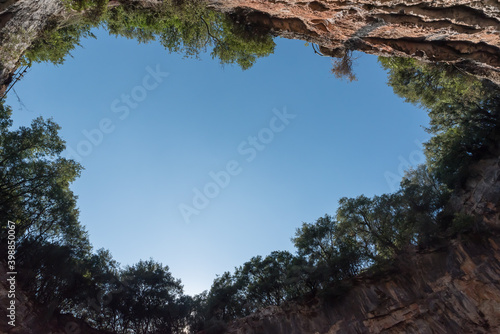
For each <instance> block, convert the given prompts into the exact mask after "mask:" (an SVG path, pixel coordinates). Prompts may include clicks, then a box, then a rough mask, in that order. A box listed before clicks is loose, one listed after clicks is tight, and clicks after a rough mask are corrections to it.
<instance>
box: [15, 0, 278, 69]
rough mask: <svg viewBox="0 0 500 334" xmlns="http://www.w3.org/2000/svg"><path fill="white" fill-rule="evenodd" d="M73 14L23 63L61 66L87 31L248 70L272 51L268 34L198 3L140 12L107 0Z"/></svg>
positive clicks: (77, 4) (77, 6) (81, 4)
mask: <svg viewBox="0 0 500 334" xmlns="http://www.w3.org/2000/svg"><path fill="white" fill-rule="evenodd" d="M67 3H68V6H69V7H70V8H72V9H73V10H77V11H81V12H80V13H79V14H77V15H72V16H71V18H70V19H69V20H68V22H66V23H65V24H63V25H61V24H60V23H58V22H56V21H54V22H52V23H49V25H48V26H47V28H46V29H45V30H44V31H43V32H42V34H41V36H39V38H38V39H37V40H36V41H35V42H34V44H33V45H32V46H31V48H30V49H29V50H28V51H27V52H26V53H25V55H24V62H25V63H26V64H28V65H29V64H31V63H33V62H44V61H50V62H52V63H55V64H61V63H63V62H64V59H65V57H67V56H68V55H70V52H71V51H72V50H73V49H74V48H75V47H76V46H78V45H79V41H80V40H81V39H82V38H86V37H93V36H94V35H93V34H92V32H91V30H92V29H93V28H98V27H102V28H105V29H106V30H108V31H109V33H110V34H112V35H117V36H123V37H126V38H131V39H135V40H137V41H139V42H140V43H148V42H151V41H155V40H156V41H159V42H160V43H161V45H162V46H164V47H165V48H166V49H167V50H168V51H169V52H177V53H181V54H184V55H185V56H188V57H197V56H199V55H200V53H202V52H205V51H207V49H211V56H212V57H213V58H217V59H219V60H220V62H221V64H237V65H239V66H240V67H241V68H242V69H248V68H250V67H251V66H252V65H253V64H254V63H255V62H256V60H257V58H259V57H265V56H267V55H269V54H271V53H273V51H274V42H273V38H272V36H271V35H270V34H269V32H268V31H265V30H262V29H257V28H256V27H252V26H249V25H247V26H241V25H238V24H236V22H235V21H234V19H233V18H232V17H231V16H230V15H228V14H223V13H218V12H215V11H213V10H210V9H208V8H207V7H206V6H205V4H204V2H202V1H200V0H191V1H174V0H169V1H164V2H162V3H159V4H155V5H150V6H144V5H142V4H138V3H136V2H132V1H121V3H120V5H119V6H113V7H109V8H108V2H107V1H105V0H96V1H90V0H85V1H78V0H72V1H67Z"/></svg>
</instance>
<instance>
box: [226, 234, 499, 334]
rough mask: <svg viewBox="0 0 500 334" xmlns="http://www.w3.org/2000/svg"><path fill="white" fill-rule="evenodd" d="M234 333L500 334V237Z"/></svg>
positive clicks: (245, 322)
mask: <svg viewBox="0 0 500 334" xmlns="http://www.w3.org/2000/svg"><path fill="white" fill-rule="evenodd" d="M228 333H230V334H334V333H339V334H340V333H342V334H349V333H394V334H396V333H398V334H399V333H500V237H499V236H498V235H496V236H494V235H492V236H489V237H484V236H483V237H477V238H474V237H467V238H464V239H463V240H454V241H453V242H451V244H449V245H447V246H443V247H442V248H438V249H434V250H432V251H427V252H426V253H417V252H416V251H415V250H414V251H413V252H409V253H408V254H406V255H403V256H401V257H400V258H399V265H398V266H397V268H396V269H395V270H393V271H391V272H387V273H386V274H385V276H381V277H380V276H379V277H368V276H360V277H358V278H357V279H356V280H355V281H353V286H352V288H351V289H350V290H349V291H348V292H347V294H345V295H344V296H342V297H337V298H332V299H330V300H327V301H326V302H319V301H318V300H315V301H312V302H311V303H310V304H309V305H298V304H294V303H289V304H287V305H285V306H283V307H269V308H266V309H263V310H261V311H260V312H257V313H256V314H254V315H251V316H248V317H246V318H243V319H240V320H237V321H235V322H234V323H232V324H231V325H230V327H229V330H228Z"/></svg>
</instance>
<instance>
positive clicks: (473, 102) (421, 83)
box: [379, 57, 500, 188]
mask: <svg viewBox="0 0 500 334" xmlns="http://www.w3.org/2000/svg"><path fill="white" fill-rule="evenodd" d="M379 61H380V63H381V64H382V66H383V67H384V68H385V69H386V70H388V71H389V82H388V84H389V85H390V86H392V88H393V89H394V92H395V93H396V94H398V95H399V96H401V97H403V98H405V100H406V101H407V102H410V103H413V104H416V105H419V106H421V107H422V108H425V109H426V110H427V111H428V113H429V117H430V127H429V128H428V129H427V131H428V132H429V133H431V134H433V135H434V136H433V138H432V139H431V140H430V141H429V142H428V143H426V144H425V154H426V156H427V164H428V166H429V168H430V170H431V172H432V173H433V174H434V175H435V176H436V177H437V178H438V179H439V180H440V181H442V182H443V183H445V184H446V185H448V187H450V188H454V187H455V186H456V185H457V184H458V183H460V182H461V181H463V179H464V178H465V177H466V174H467V168H468V166H469V165H470V163H471V162H472V161H474V159H475V158H476V156H477V155H478V154H480V153H481V151H482V150H483V149H484V148H485V147H487V145H488V143H489V142H490V140H489V135H490V133H491V131H492V129H493V128H494V127H495V126H497V125H498V117H497V116H498V110H499V109H500V94H499V93H500V92H499V91H498V88H497V87H495V86H493V85H490V84H488V83H485V82H480V81H478V80H477V79H475V78H473V77H471V76H468V75H466V74H463V73H460V72H458V71H457V70H455V69H454V68H453V67H451V66H447V65H443V64H422V63H419V62H418V61H416V60H414V59H408V58H382V57H380V58H379Z"/></svg>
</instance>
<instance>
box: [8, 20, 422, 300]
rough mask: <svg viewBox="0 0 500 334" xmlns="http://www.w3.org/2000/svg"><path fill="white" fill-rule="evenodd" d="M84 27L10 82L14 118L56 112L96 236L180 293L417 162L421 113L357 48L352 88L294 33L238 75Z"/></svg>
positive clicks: (278, 246) (378, 189)
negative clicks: (162, 268)
mask: <svg viewBox="0 0 500 334" xmlns="http://www.w3.org/2000/svg"><path fill="white" fill-rule="evenodd" d="M95 34H96V35H97V37H98V38H97V39H88V40H84V41H82V46H83V47H82V48H77V49H76V50H75V51H74V52H73V58H68V59H67V61H66V62H65V64H64V65H62V66H54V65H52V64H35V65H34V66H33V67H32V68H31V70H30V71H29V73H28V74H27V75H26V77H25V78H24V79H23V81H21V82H19V83H17V84H16V86H15V90H16V92H17V93H18V95H19V97H20V98H21V100H22V102H23V104H24V107H23V106H21V105H20V103H19V102H18V100H17V98H16V96H15V95H14V94H13V93H10V95H9V98H8V99H7V103H8V104H10V105H11V106H12V107H13V109H14V121H15V126H19V125H23V124H29V122H30V121H31V119H33V118H34V117H37V116H39V115H42V116H44V117H53V118H54V120H55V121H56V122H57V123H58V124H60V125H61V126H62V130H61V133H60V134H61V136H62V137H63V138H64V139H65V140H66V142H67V146H68V147H69V149H68V151H67V152H66V154H67V155H68V156H72V157H74V158H76V160H78V161H80V162H81V163H82V164H83V166H84V167H85V170H84V171H83V173H82V176H81V177H80V178H79V179H78V180H77V181H76V182H75V183H74V184H73V186H72V189H73V190H74V192H75V193H76V194H77V195H78V196H79V200H78V205H79V208H80V219H81V221H82V223H83V224H84V225H85V226H86V228H87V230H88V231H89V234H90V240H91V242H92V244H93V245H94V247H95V248H96V249H97V248H101V247H104V248H107V249H109V250H110V251H111V252H112V254H113V256H114V258H115V259H116V260H117V261H118V262H120V263H121V264H122V265H131V264H134V263H135V262H137V261H138V260H140V259H148V258H150V257H152V258H153V259H155V260H157V261H160V262H162V263H163V264H165V265H168V266H169V267H170V271H171V272H172V274H173V275H174V276H175V277H177V278H180V279H181V280H182V282H183V284H184V287H185V292H186V293H188V294H196V293H199V292H202V291H203V290H206V289H209V288H210V286H211V283H212V281H213V279H214V278H215V276H216V274H222V273H223V272H224V271H232V270H233V269H234V267H235V266H239V265H241V264H243V263H244V262H245V261H248V260H249V259H250V258H251V257H252V256H255V255H263V256H265V255H267V254H269V253H270V252H271V251H273V250H290V251H293V245H292V243H291V241H290V238H291V237H292V236H293V235H294V232H295V230H296V228H298V227H299V226H300V225H301V224H302V222H313V221H314V220H315V219H317V218H318V217H320V216H323V215H324V214H325V213H328V214H334V213H335V210H336V208H337V201H338V199H340V198H341V197H344V196H348V197H353V196H358V195H361V194H365V195H367V196H372V195H375V194H382V193H385V192H390V191H391V190H393V189H394V186H395V185H396V183H397V182H394V180H395V178H400V176H401V175H400V170H401V167H405V168H406V167H407V163H408V162H409V163H415V162H419V160H420V162H422V158H423V156H422V154H421V146H420V144H419V143H420V142H422V141H425V140H427V139H428V135H427V134H426V133H425V131H424V129H423V128H422V125H424V126H425V125H426V124H427V122H428V119H427V116H426V114H425V112H424V111H423V110H419V109H417V108H416V107H414V106H412V105H409V104H406V103H404V102H403V100H402V99H400V98H399V97H397V96H395V95H394V94H393V92H392V89H391V88H390V87H388V86H387V85H386V84H385V83H386V81H387V75H386V73H385V72H384V71H383V70H382V69H381V67H380V65H379V64H378V63H377V58H376V57H374V56H369V55H363V54H357V56H359V59H358V60H357V61H356V65H355V72H356V74H357V76H358V81H357V82H353V83H349V84H348V83H346V82H344V81H339V80H337V79H335V77H334V76H333V75H332V74H330V68H331V61H330V59H328V58H326V57H319V56H317V55H315V54H314V53H313V51H312V49H311V47H310V46H309V47H307V46H305V45H304V42H303V41H292V40H285V39H276V43H277V47H276V50H275V54H274V55H271V56H270V57H267V58H262V59H260V60H259V61H258V62H257V64H256V65H255V66H254V67H252V68H251V69H249V70H247V71H242V70H241V69H240V68H238V67H236V66H234V67H233V66H226V67H224V68H222V67H221V66H220V65H219V63H218V61H217V60H212V59H211V58H210V56H209V55H208V54H204V55H202V57H201V59H200V60H197V59H185V58H183V57H182V55H177V54H169V53H168V52H167V51H165V50H164V49H163V47H162V46H161V45H159V43H150V44H141V45H138V44H137V42H136V41H134V40H127V39H125V38H116V37H113V36H108V34H107V32H106V31H104V30H98V31H96V32H95ZM167 73H168V75H167ZM398 169H399V171H398ZM214 178H215V179H217V182H215V181H214V180H213V179H214ZM388 181H389V182H388ZM200 193H201V194H202V195H200ZM193 200H194V203H193ZM181 209H182V210H181Z"/></svg>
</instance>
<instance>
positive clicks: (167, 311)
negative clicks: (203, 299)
mask: <svg viewBox="0 0 500 334" xmlns="http://www.w3.org/2000/svg"><path fill="white" fill-rule="evenodd" d="M120 277H121V281H122V282H123V284H124V285H125V288H124V289H123V292H122V293H121V294H120V296H119V298H120V299H121V306H122V307H124V308H125V309H126V312H124V317H125V318H126V319H127V320H128V322H129V323H130V328H132V329H133V330H134V332H135V333H138V334H147V333H150V332H154V331H158V330H160V329H161V331H162V333H178V332H179V331H180V329H182V328H183V327H184V326H185V325H186V324H185V323H184V321H183V319H184V318H185V317H186V316H187V314H183V312H181V311H182V310H183V308H182V307H179V306H180V305H181V300H182V285H181V282H180V280H177V279H175V278H173V277H172V274H171V273H170V272H169V268H168V267H167V266H163V265H162V264H161V263H158V262H155V261H153V260H152V259H150V260H148V261H139V262H138V263H136V264H135V265H133V266H129V267H126V268H125V269H124V270H123V271H122V272H121V273H120Z"/></svg>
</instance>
